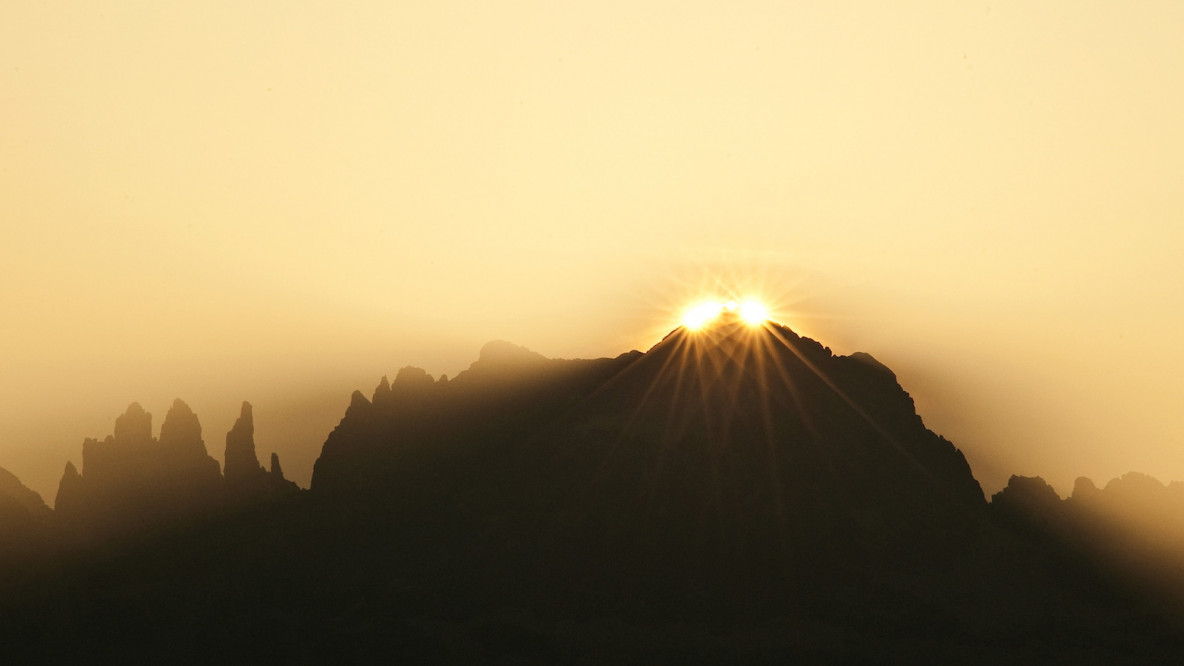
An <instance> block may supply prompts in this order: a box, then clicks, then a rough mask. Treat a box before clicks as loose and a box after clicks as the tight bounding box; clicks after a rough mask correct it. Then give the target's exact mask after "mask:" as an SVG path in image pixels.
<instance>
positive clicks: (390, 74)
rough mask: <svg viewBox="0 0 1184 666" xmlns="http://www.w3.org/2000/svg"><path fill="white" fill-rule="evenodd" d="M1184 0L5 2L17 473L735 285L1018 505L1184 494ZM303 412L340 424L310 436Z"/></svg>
mask: <svg viewBox="0 0 1184 666" xmlns="http://www.w3.org/2000/svg"><path fill="white" fill-rule="evenodd" d="M1182 35H1184V3H1179V2H1082V1H1081V0H1073V1H1064V2H1054V1H1047V2H991V3H958V2H948V1H945V0H942V1H934V2H913V3H909V2H891V3H872V2H868V3H844V2H767V3H757V2H729V3H722V2H713V3H696V2H654V3H639V2H636V0H632V1H629V2H607V1H598V2H586V3H585V2H578V3H577V2H472V3H456V2H446V1H441V2H419V3H394V2H372V3H362V2H296V1H294V0H288V1H285V2H275V3H264V2H260V3H244V2H216V1H205V2H195V3H162V2H148V1H144V2H94V3H51V2H32V1H26V0H7V1H6V2H4V3H3V5H2V6H0V316H2V317H3V324H2V325H0V405H3V407H0V410H2V411H0V467H4V468H7V469H9V470H10V471H12V472H14V473H15V474H17V475H18V476H19V477H20V478H21V479H22V480H24V481H25V482H26V483H27V484H29V485H30V486H32V487H34V489H35V490H38V491H39V492H41V493H42V495H43V496H45V499H46V500H47V501H50V502H52V499H53V495H54V493H55V492H56V487H57V479H58V478H59V476H60V474H61V470H62V467H63V466H64V464H65V462H66V460H67V459H73V460H74V461H75V463H76V464H77V463H79V462H80V452H81V443H82V439H83V438H84V437H88V436H89V437H102V436H105V435H106V434H109V433H110V432H111V426H112V424H113V421H114V417H115V416H116V415H117V414H119V413H121V412H122V411H123V409H124V408H125V407H126V406H127V404H128V403H130V402H132V401H133V400H135V401H139V402H141V403H142V404H143V405H144V407H145V408H146V409H148V410H149V411H150V412H152V413H153V415H154V424H155V426H156V427H159V424H160V422H161V420H162V419H163V417H164V412H165V410H166V409H167V407H168V405H169V404H170V403H171V402H172V399H173V398H174V397H178V396H180V397H181V398H183V399H185V400H186V401H187V402H189V404H190V406H191V407H193V409H194V410H195V411H196V412H197V413H198V416H199V417H200V418H201V420H202V424H203V426H204V429H205V432H204V435H205V440H206V444H207V447H208V448H209V449H210V451H211V453H212V454H213V455H214V456H215V457H217V458H219V459H220V458H221V453H222V449H223V446H224V436H225V433H226V431H227V430H228V429H229V428H230V425H231V424H232V422H233V419H234V418H235V417H236V416H237V414H238V408H237V405H238V403H239V402H240V401H242V400H249V401H251V402H252V403H254V405H255V414H256V440H257V443H258V448H259V450H260V453H261V456H264V457H265V456H266V455H267V453H269V452H270V451H273V450H276V451H279V453H280V455H281V458H282V459H283V461H284V467H285V470H286V471H287V472H288V473H289V475H290V476H291V477H293V478H295V480H297V481H298V482H299V483H301V484H302V485H307V483H308V477H309V475H310V474H311V469H312V461H313V460H314V459H315V456H316V454H317V452H318V451H319V445H320V443H322V442H323V440H324V437H325V435H327V433H328V431H329V430H330V429H331V428H332V426H333V425H334V424H335V422H336V420H337V419H338V418H340V415H341V413H343V411H344V408H345V406H346V404H347V403H348V399H349V398H348V396H349V392H350V391H351V390H352V389H354V388H361V389H363V390H365V391H366V392H369V391H370V390H371V389H372V388H373V387H374V386H375V385H376V384H377V382H378V379H379V377H380V376H381V375H382V374H384V373H387V374H392V375H393V373H394V372H395V371H396V370H397V369H398V368H399V367H401V366H403V365H407V364H414V365H418V366H421V367H424V368H425V369H427V370H428V371H429V372H431V373H433V374H437V375H438V374H440V373H448V374H450V375H451V374H455V373H456V372H457V371H459V370H461V369H463V368H465V367H467V365H468V364H469V363H470V362H472V361H473V360H474V359H475V358H476V354H477V350H478V349H479V348H480V346H481V345H482V344H483V343H484V342H486V341H488V340H490V339H494V338H503V339H508V340H511V341H513V342H516V343H519V344H523V345H526V346H528V347H530V348H532V349H534V350H536V351H539V352H541V353H543V354H546V355H548V356H558V357H574V356H601V355H615V354H618V353H621V352H624V351H627V350H628V349H631V348H641V349H645V348H648V346H649V345H651V344H653V343H654V342H656V341H657V339H659V338H660V336H661V334H662V333H663V332H664V330H665V329H668V328H672V327H673V326H674V325H676V323H677V316H676V314H675V313H676V312H677V311H678V310H679V309H680V308H681V307H682V306H683V305H684V304H685V303H687V302H689V301H691V300H694V299H695V298H697V297H698V296H700V295H701V293H700V292H701V291H702V290H703V289H702V288H703V287H704V285H710V284H712V283H713V281H715V280H716V278H718V280H719V282H720V284H721V285H722V288H725V289H727V288H731V289H733V290H761V291H763V292H764V294H765V296H766V297H767V298H769V299H770V300H772V301H774V304H775V305H776V309H777V312H778V314H779V316H780V318H782V319H783V320H785V321H786V323H788V324H789V325H791V326H792V327H794V328H795V329H797V330H798V331H799V332H800V333H803V334H805V335H810V336H812V337H816V338H818V339H819V340H821V341H822V342H823V343H825V344H828V345H830V346H831V347H832V348H834V349H835V351H836V352H839V353H850V352H852V351H856V350H863V351H867V352H869V353H871V354H873V355H875V356H876V357H877V358H878V359H880V360H881V361H883V362H884V363H886V364H887V365H889V366H890V367H892V368H893V369H894V370H895V371H896V372H897V375H898V377H899V378H900V380H901V383H902V384H903V385H904V387H905V389H906V390H908V391H909V392H910V393H911V394H912V395H913V396H914V398H915V399H916V401H917V404H918V407H919V410H920V412H921V414H922V416H923V417H924V419H925V421H926V423H927V424H928V425H929V426H930V427H931V428H933V429H934V430H936V431H937V432H939V433H941V434H944V435H946V436H947V437H949V438H951V439H952V440H953V441H954V442H955V444H956V445H958V446H959V447H961V448H962V449H963V450H964V451H965V452H966V453H967V455H968V458H969V459H970V462H971V465H972V467H973V468H974V471H975V473H976V475H977V476H978V478H979V479H980V480H982V481H983V483H984V486H985V487H986V489H987V490H988V491H993V490H996V489H998V487H999V486H1000V485H1002V484H1003V483H1004V482H1005V481H1006V477H1007V475H1009V474H1012V473H1018V474H1026V475H1033V474H1039V475H1042V476H1044V477H1045V478H1046V479H1047V480H1049V481H1050V482H1051V483H1053V485H1054V486H1055V487H1057V488H1058V489H1059V490H1060V491H1061V492H1062V493H1065V492H1067V491H1068V490H1069V489H1070V488H1071V486H1072V481H1073V479H1074V478H1075V477H1076V476H1078V475H1086V476H1091V477H1093V478H1094V479H1095V480H1096V481H1098V482H1099V483H1102V482H1104V481H1105V480H1108V479H1109V478H1111V477H1114V476H1117V475H1119V474H1122V473H1124V472H1126V471H1129V470H1140V471H1145V472H1147V473H1150V474H1153V475H1156V476H1158V477H1160V478H1161V479H1163V480H1165V481H1166V480H1168V479H1184V421H1182V419H1180V418H1179V414H1180V408H1181V405H1184V352H1182V351H1181V349H1180V331H1182V330H1184V309H1182V308H1181V305H1182V303H1184V293H1182V292H1184V289H1182V287H1184V261H1182V258H1184V215H1182V213H1181V205H1182V204H1184V123H1181V122H1180V118H1184V85H1182V84H1184V78H1182V75H1181V71H1182V67H1184V39H1181V36H1182ZM302 419H303V420H302Z"/></svg>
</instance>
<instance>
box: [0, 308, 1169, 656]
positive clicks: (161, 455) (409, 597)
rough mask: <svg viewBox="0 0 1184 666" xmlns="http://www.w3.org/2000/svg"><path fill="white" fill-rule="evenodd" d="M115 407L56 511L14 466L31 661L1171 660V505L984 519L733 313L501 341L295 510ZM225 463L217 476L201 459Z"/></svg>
mask: <svg viewBox="0 0 1184 666" xmlns="http://www.w3.org/2000/svg"><path fill="white" fill-rule="evenodd" d="M254 435H255V423H254V409H253V407H252V405H251V404H250V403H242V404H241V406H240V409H239V414H238V417H237V420H236V421H235V422H234V425H233V427H231V428H230V429H229V431H228V432H226V434H225V438H224V443H225V446H224V448H223V447H222V446H216V447H215V446H214V442H209V443H207V441H206V437H209V434H208V433H204V432H203V429H202V427H201V424H200V422H199V420H198V417H197V415H196V414H194V412H193V411H192V410H191V409H190V408H189V406H188V405H187V404H186V403H185V402H184V401H182V400H180V399H178V400H176V401H175V402H174V403H173V405H172V407H171V408H170V409H169V411H168V413H167V414H166V415H165V417H164V419H163V421H162V422H161V425H160V428H159V434H157V435H155V436H154V430H153V424H152V416H151V415H150V414H149V413H148V412H146V411H145V410H144V409H143V408H142V407H141V406H140V405H139V404H135V403H133V404H132V405H130V406H129V407H128V408H127V409H126V411H125V412H124V413H123V414H122V415H121V416H119V417H118V418H117V419H116V420H115V426H114V430H113V433H112V434H110V435H108V436H106V437H105V438H104V439H102V440H99V439H87V440H85V441H84V442H83V443H82V447H81V458H80V462H81V464H80V465H75V464H74V462H68V463H65V469H64V473H63V475H62V477H61V480H60V484H59V487H58V490H57V494H56V501H55V506H54V508H53V509H52V510H51V509H49V508H48V507H47V506H46V505H45V503H44V502H42V501H41V498H40V497H38V496H37V494H36V493H34V492H32V491H30V490H28V489H27V488H26V487H24V486H23V485H22V484H21V483H20V482H19V481H18V480H17V479H16V477H14V476H12V475H11V474H8V473H7V472H3V473H0V536H2V537H3V538H2V539H0V543H2V544H3V548H2V549H0V558H3V562H2V564H3V572H4V574H3V575H2V576H0V620H3V622H2V624H0V626H3V627H4V630H3V634H4V639H5V645H6V649H8V650H9V651H10V653H11V654H14V655H18V656H21V657H24V658H36V659H60V658H68V657H77V656H83V655H85V656H88V657H96V656H98V657H101V656H115V655H122V656H124V657H129V658H130V657H134V658H152V659H162V658H164V659H169V660H181V661H190V660H192V661H201V662H208V661H222V662H225V661H234V662H247V661H258V660H271V659H281V658H285V659H286V658H296V657H299V658H314V659H329V658H346V659H377V658H396V657H398V658H408V659H412V660H425V659H426V660H438V659H447V660H465V661H472V660H477V661H488V662H499V663H500V662H510V661H513V662H515V663H523V662H525V663H554V662H555V661H570V660H592V661H600V662H610V663H617V662H629V663H634V662H638V661H652V660H659V661H667V660H675V661H688V660H689V661H698V662H716V661H720V660H725V661H733V660H740V661H743V662H750V661H765V660H780V659H786V658H791V659H807V660H823V661H851V660H855V661H861V660H875V661H880V662H893V663H895V662H899V663H916V662H917V661H934V660H942V661H948V660H955V661H960V662H967V661H969V662H982V663H997V662H998V660H1000V659H1020V660H1033V659H1036V660H1041V661H1047V660H1050V659H1053V660H1072V659H1088V660H1103V661H1111V662H1112V661H1115V660H1118V661H1142V660H1148V659H1151V660H1164V659H1175V658H1179V657H1181V656H1184V519H1182V518H1181V517H1180V516H1182V515H1184V487H1182V486H1181V485H1180V484H1170V485H1164V484H1162V483H1160V482H1159V481H1156V480H1155V479H1152V478H1151V477H1148V476H1146V475H1141V474H1137V473H1132V474H1128V475H1125V476H1123V477H1122V478H1119V479H1115V480H1113V481H1109V482H1108V483H1105V484H1103V487H1099V486H1098V484H1095V483H1094V482H1092V481H1090V480H1088V479H1084V478H1082V479H1079V480H1078V481H1077V484H1076V487H1075V488H1074V491H1073V493H1072V496H1071V497H1068V498H1066V499H1062V498H1061V497H1059V496H1058V495H1057V494H1056V492H1055V491H1054V490H1053V489H1052V488H1051V487H1049V486H1048V485H1047V484H1046V483H1045V482H1044V481H1043V480H1042V479H1039V478H1032V477H1022V476H1014V477H1012V479H1011V481H1010V482H1009V484H1008V485H1007V487H1006V488H1005V489H1004V490H1002V491H1001V492H999V493H997V494H995V495H994V496H993V497H992V498H991V499H990V501H988V498H987V497H985V496H984V494H983V491H982V489H981V487H980V485H979V483H978V482H977V481H976V480H975V478H974V477H973V475H972V474H971V469H970V467H969V465H968V464H967V462H966V459H965V457H964V456H963V454H962V453H961V451H959V450H958V448H956V446H955V444H953V443H951V442H950V441H948V440H946V439H945V438H943V437H941V436H939V435H937V434H935V433H934V432H932V431H931V430H929V429H927V428H926V427H925V425H924V424H923V423H922V421H921V419H920V417H919V416H918V415H917V413H916V410H915V407H914V405H913V401H912V399H911V398H910V396H909V394H908V393H907V392H905V390H904V389H903V388H902V387H901V386H900V384H899V383H898V381H897V379H896V376H895V375H894V373H893V372H892V370H890V369H889V368H887V367H886V366H884V365H883V364H881V363H880V362H879V361H877V360H876V359H875V358H873V357H872V356H870V355H868V354H864V353H855V354H851V355H849V356H841V355H835V354H834V353H833V352H832V351H831V350H830V349H829V348H827V347H824V346H823V345H822V344H819V343H818V342H815V341H814V340H811V339H809V338H805V337H801V336H799V335H798V334H796V333H795V332H794V331H792V330H790V329H789V328H787V327H785V326H783V325H780V324H776V323H773V322H770V321H766V322H763V323H759V324H755V325H754V324H749V323H745V322H743V321H740V320H739V319H738V318H737V317H736V316H734V315H728V314H726V313H725V314H724V315H721V316H720V317H719V318H718V320H717V321H715V322H712V323H710V324H709V325H707V326H705V327H703V328H702V329H699V330H692V329H689V328H686V327H680V328H678V329H675V330H674V331H672V332H671V333H670V334H668V335H667V336H666V337H665V338H664V339H663V340H662V341H661V342H660V343H658V344H657V345H655V346H654V347H653V348H651V349H649V350H648V351H647V352H645V353H641V352H637V351H633V352H628V353H625V354H622V355H620V356H617V357H614V358H600V359H592V360H559V359H548V358H546V357H544V356H542V355H540V354H537V353H535V352H532V351H530V350H528V349H526V348H524V347H520V346H518V345H514V344H512V343H509V342H504V341H495V342H491V343H489V344H487V345H485V346H484V347H483V348H482V350H481V352H480V355H479V357H478V359H477V360H476V361H475V362H474V363H473V364H472V365H471V366H470V367H469V368H468V369H467V370H465V371H463V372H461V373H459V374H457V375H456V376H455V377H451V378H449V377H444V376H441V377H433V376H431V375H429V374H427V373H426V372H424V371H423V370H422V369H419V368H415V367H410V366H409V367H405V368H403V369H401V370H400V371H399V372H398V373H397V374H396V375H395V377H394V379H393V380H390V379H388V378H387V377H383V378H382V379H381V381H380V382H379V383H378V385H377V387H376V388H375V389H374V390H373V392H372V393H370V394H369V395H367V394H366V393H362V392H361V391H355V392H354V393H353V395H352V397H351V398H350V401H349V404H348V407H347V408H346V409H345V411H344V415H343V416H342V417H341V419H340V422H339V423H338V425H337V427H336V428H335V429H334V430H333V431H332V432H331V433H330V434H329V436H328V437H327V438H326V440H325V441H324V444H323V447H322V450H321V454H320V456H319V457H318V459H317V462H316V466H315V470H314V473H313V477H312V484H311V487H310V488H309V489H307V490H302V489H300V488H299V487H298V486H297V485H296V484H294V483H292V482H291V481H289V480H287V479H286V478H285V476H284V472H283V468H282V466H281V462H280V460H279V458H278V457H277V456H276V455H274V454H272V455H270V457H269V459H268V460H267V461H266V462H267V464H266V465H265V464H263V461H261V460H260V459H259V453H258V450H257V446H256V444H255V440H254ZM212 449H217V450H221V451H222V452H223V460H224V461H225V462H224V464H223V465H221V466H220V465H219V464H218V462H217V461H216V460H215V459H214V458H213V457H211V455H210V453H211V450H212Z"/></svg>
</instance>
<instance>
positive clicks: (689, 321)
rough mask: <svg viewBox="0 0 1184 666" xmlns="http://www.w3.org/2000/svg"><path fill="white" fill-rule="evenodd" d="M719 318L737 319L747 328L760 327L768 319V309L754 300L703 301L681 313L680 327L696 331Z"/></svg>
mask: <svg viewBox="0 0 1184 666" xmlns="http://www.w3.org/2000/svg"><path fill="white" fill-rule="evenodd" d="M721 318H730V319H732V320H735V319H739V320H740V321H742V322H744V323H745V324H748V325H749V326H760V325H761V324H764V323H765V322H766V321H768V319H769V309H768V308H766V307H765V306H764V304H763V303H761V302H760V301H757V300H754V299H746V300H744V301H742V302H737V301H734V300H728V301H724V302H723V303H720V302H719V301H703V302H701V303H699V304H697V305H694V306H692V307H690V308H687V310H686V311H685V312H684V313H683V316H682V325H683V326H685V327H686V328H688V329H690V330H692V331H696V330H699V329H701V328H704V327H705V326H707V325H708V324H711V323H714V322H715V321H717V320H719V319H721Z"/></svg>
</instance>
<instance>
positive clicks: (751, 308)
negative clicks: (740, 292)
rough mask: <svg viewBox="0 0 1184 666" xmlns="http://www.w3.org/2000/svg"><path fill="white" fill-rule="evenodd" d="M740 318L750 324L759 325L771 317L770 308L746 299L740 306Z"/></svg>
mask: <svg viewBox="0 0 1184 666" xmlns="http://www.w3.org/2000/svg"><path fill="white" fill-rule="evenodd" d="M740 318H741V319H743V320H744V323H745V324H748V325H749V326H759V325H760V324H763V323H765V320H766V319H768V318H769V310H768V309H767V308H766V307H765V306H764V305H763V304H761V303H758V302H757V301H745V302H744V303H743V304H742V305H741V306H740Z"/></svg>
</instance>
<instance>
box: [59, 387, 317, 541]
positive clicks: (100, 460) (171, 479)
mask: <svg viewBox="0 0 1184 666" xmlns="http://www.w3.org/2000/svg"><path fill="white" fill-rule="evenodd" d="M253 433H254V426H253V422H252V414H251V406H250V404H249V403H243V409H242V414H241V415H240V417H239V419H238V421H237V422H236V423H235V426H234V428H233V429H232V430H231V431H230V432H229V433H227V436H226V438H227V445H226V449H227V450H226V461H227V472H228V473H227V475H226V476H225V478H224V477H223V474H222V471H221V469H220V466H219V465H218V461H217V460H214V459H213V458H212V457H210V455H209V453H208V452H207V450H206V446H205V442H204V441H203V440H202V433H201V424H200V423H199V422H198V418H197V415H196V414H194V413H193V410H191V409H190V408H189V406H188V405H187V404H185V402H184V401H182V400H181V399H179V398H178V399H177V400H175V401H174V402H173V404H172V407H170V408H169V411H168V414H166V416H165V419H164V422H163V423H162V424H161V427H160V436H159V438H154V437H153V436H152V415H151V414H149V413H148V412H146V411H144V408H143V407H141V406H140V405H139V403H132V404H131V405H130V406H128V408H127V411H125V412H124V413H123V415H121V416H119V417H118V418H116V419H115V432H114V434H112V435H109V436H107V437H106V438H105V439H104V440H102V441H99V440H96V439H87V440H85V441H84V442H83V444H82V471H81V472H80V471H79V470H78V469H77V468H76V467H75V466H74V464H73V463H71V462H67V463H66V468H65V471H64V473H63V474H62V480H61V482H60V483H59V485H58V493H57V499H56V501H55V505H54V513H55V514H56V516H55V517H56V518H57V519H58V521H59V522H60V523H61V524H62V525H64V526H66V527H67V528H68V529H69V530H70V531H72V532H74V533H75V534H77V535H81V536H87V537H96V536H99V537H102V536H109V535H118V534H125V533H133V532H136V531H138V530H142V529H144V528H145V527H147V526H151V525H156V524H161V523H166V522H173V521H177V520H181V519H185V518H189V517H193V516H196V515H200V514H203V513H208V512H210V511H213V510H215V509H218V508H222V507H224V506H225V505H226V504H227V501H228V500H229V499H231V497H230V495H231V493H228V492H227V489H229V490H231V491H233V495H234V496H235V497H241V496H244V495H252V494H260V493H268V492H277V491H281V490H286V491H289V492H294V491H296V490H297V489H296V487H295V484H292V483H291V482H288V481H286V480H284V479H283V478H282V476H281V477H280V478H278V479H277V478H273V477H272V476H271V475H269V474H268V473H267V472H265V471H264V470H263V468H262V467H261V466H260V465H259V461H258V459H257V458H256V457H255V444H254V438H253ZM273 467H275V468H278V460H277V461H275V462H274V465H273Z"/></svg>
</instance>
